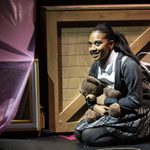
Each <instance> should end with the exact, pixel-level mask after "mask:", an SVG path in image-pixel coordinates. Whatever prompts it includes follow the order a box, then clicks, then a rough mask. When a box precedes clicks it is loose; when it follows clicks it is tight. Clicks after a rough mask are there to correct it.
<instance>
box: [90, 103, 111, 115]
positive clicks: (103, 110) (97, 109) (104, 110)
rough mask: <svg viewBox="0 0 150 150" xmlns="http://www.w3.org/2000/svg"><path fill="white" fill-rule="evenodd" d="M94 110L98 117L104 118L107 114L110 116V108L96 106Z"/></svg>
mask: <svg viewBox="0 0 150 150" xmlns="http://www.w3.org/2000/svg"><path fill="white" fill-rule="evenodd" d="M93 110H94V111H95V112H96V113H97V115H98V116H103V115H105V114H108V111H109V107H107V106H104V105H98V104H95V105H94V107H93Z"/></svg>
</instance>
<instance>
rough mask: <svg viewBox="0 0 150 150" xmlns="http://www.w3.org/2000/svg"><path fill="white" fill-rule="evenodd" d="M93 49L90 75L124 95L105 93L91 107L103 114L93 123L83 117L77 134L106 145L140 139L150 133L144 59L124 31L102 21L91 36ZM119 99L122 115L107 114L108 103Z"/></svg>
mask: <svg viewBox="0 0 150 150" xmlns="http://www.w3.org/2000/svg"><path fill="white" fill-rule="evenodd" d="M88 44H89V52H90V54H91V56H92V57H93V59H94V63H93V64H92V66H91V69H90V72H89V75H91V76H94V77H96V78H97V79H99V80H100V81H101V82H102V83H103V84H104V86H107V87H111V88H114V89H116V90H119V91H120V92H121V93H122V98H121V99H119V100H117V99H115V98H107V97H106V96H105V94H102V95H101V96H99V97H98V98H97V104H95V105H93V106H92V107H90V109H92V111H94V112H96V113H97V114H100V115H102V117H100V118H99V119H97V120H96V121H94V122H92V123H88V122H86V121H84V120H82V121H81V122H80V123H79V125H78V126H77V127H76V128H75V131H74V133H75V136H76V138H77V139H79V140H80V141H82V142H84V143H86V144H87V145H92V146H102V145H108V144H114V143H118V142H119V141H130V142H131V141H136V140H137V139H142V138H144V137H147V136H149V135H150V109H149V107H150V106H147V108H146V106H143V103H142V99H143V88H142V79H143V74H142V71H141V68H140V62H139V61H138V59H137V58H136V57H135V56H134V55H133V53H132V52H131V50H130V48H129V45H128V42H127V40H126V39H125V37H124V36H123V35H122V34H121V33H116V32H114V31H113V29H112V28H111V27H110V26H109V25H108V24H106V23H103V24H98V25H97V26H96V27H95V28H94V30H93V31H92V32H91V34H90V36H89V41H88ZM113 103H118V105H119V106H120V108H121V116H120V117H117V118H115V117H112V116H110V115H105V112H106V109H105V107H101V106H100V105H105V106H107V107H109V105H111V104H113Z"/></svg>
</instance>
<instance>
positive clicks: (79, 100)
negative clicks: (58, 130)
mask: <svg viewBox="0 0 150 150" xmlns="http://www.w3.org/2000/svg"><path fill="white" fill-rule="evenodd" d="M84 104H85V98H84V97H83V96H82V95H81V94H80V95H79V96H78V97H76V98H75V99H74V100H73V101H72V103H70V105H68V106H67V107H66V108H65V109H64V110H63V112H61V113H60V114H59V120H60V121H61V122H67V120H69V119H70V118H71V117H72V116H73V115H74V114H75V113H76V112H77V111H78V110H79V109H80V108H81V107H82V106H83V105H84Z"/></svg>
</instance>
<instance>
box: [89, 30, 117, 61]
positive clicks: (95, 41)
mask: <svg viewBox="0 0 150 150" xmlns="http://www.w3.org/2000/svg"><path fill="white" fill-rule="evenodd" d="M88 45H89V48H88V50H89V52H90V54H91V55H92V57H93V58H94V60H95V61H97V60H99V61H106V60H107V58H108V57H109V55H110V53H111V51H112V49H113V46H114V41H113V40H112V41H108V39H106V34H105V33H102V32H100V31H93V32H92V33H91V34H90V36H89V41H88Z"/></svg>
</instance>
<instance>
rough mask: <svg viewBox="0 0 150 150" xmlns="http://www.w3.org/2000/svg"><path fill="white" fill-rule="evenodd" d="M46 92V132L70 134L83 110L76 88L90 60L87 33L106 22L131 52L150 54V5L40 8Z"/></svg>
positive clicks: (83, 103) (83, 106) (82, 102)
mask: <svg viewBox="0 0 150 150" xmlns="http://www.w3.org/2000/svg"><path fill="white" fill-rule="evenodd" d="M42 14H43V29H44V31H45V32H44V33H45V37H44V39H45V47H46V51H47V73H48V88H49V89H48V91H49V98H48V102H49V130H50V131H53V132H72V131H73V129H74V127H75V126H76V124H77V123H78V121H79V120H80V118H81V117H82V115H83V113H84V111H85V109H86V108H85V100H84V98H83V96H81V95H80V93H79V91H78V88H79V85H80V83H81V81H82V80H83V79H84V78H85V77H86V76H87V75H88V71H89V68H90V65H91V63H92V59H91V56H90V54H89V53H88V50H87V41H88V36H89V33H90V31H91V29H92V27H94V26H95V25H96V24H97V23H98V22H109V23H110V24H111V25H112V26H113V28H114V30H117V31H120V32H122V33H124V34H125V36H126V37H127V39H128V41H129V43H130V44H131V48H132V50H133V52H134V53H135V54H136V53H138V52H139V51H143V50H146V51H149V47H150V46H149V40H150V38H149V37H150V27H149V25H150V15H149V14H150V5H96V6H95V5H91V6H89V5H88V6H85V5H84V6H54V7H52V6H50V7H43V8H42Z"/></svg>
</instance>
